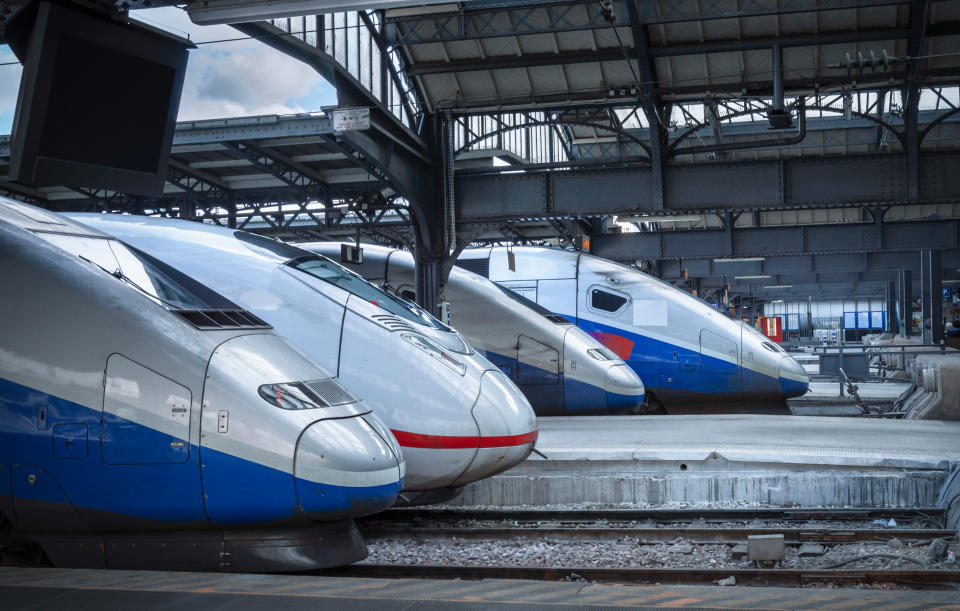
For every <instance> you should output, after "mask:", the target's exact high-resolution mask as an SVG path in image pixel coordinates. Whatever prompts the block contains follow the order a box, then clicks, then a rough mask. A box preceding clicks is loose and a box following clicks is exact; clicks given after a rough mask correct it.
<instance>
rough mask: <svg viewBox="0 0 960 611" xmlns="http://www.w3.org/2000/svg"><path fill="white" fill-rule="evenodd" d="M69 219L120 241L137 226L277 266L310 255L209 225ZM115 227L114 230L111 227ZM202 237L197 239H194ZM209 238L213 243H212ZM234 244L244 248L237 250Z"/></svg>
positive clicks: (114, 217)
mask: <svg viewBox="0 0 960 611" xmlns="http://www.w3.org/2000/svg"><path fill="white" fill-rule="evenodd" d="M68 216H69V217H70V218H71V219H74V220H76V221H79V222H80V223H82V222H83V220H84V219H85V218H91V219H94V218H95V219H96V220H97V221H98V222H99V223H100V226H101V227H105V228H108V231H109V233H110V234H112V235H117V236H118V237H120V238H121V239H123V234H124V229H123V228H124V227H129V226H130V225H139V226H142V227H150V228H157V229H165V230H167V232H166V233H165V234H164V239H169V240H176V241H178V242H183V243H189V242H195V243H197V244H202V245H203V246H204V247H212V248H219V249H228V250H230V251H231V252H233V253H235V254H237V255H238V256H248V257H259V258H261V259H266V260H270V261H275V262H278V263H285V262H287V261H290V260H291V259H296V258H298V257H303V256H310V255H313V253H311V252H308V251H306V250H303V249H301V248H297V247H296V246H293V245H290V244H286V243H284V242H280V241H278V240H273V239H271V238H267V237H264V236H261V235H257V234H255V233H249V232H247V231H243V230H241V229H233V228H230V227H224V226H222V225H212V224H210V223H196V222H186V221H184V220H183V219H169V218H162V217H153V216H140V215H126V214H91V213H83V212H81V213H69V214H68ZM111 225H113V226H115V227H116V230H114V229H113V227H111ZM198 234H199V235H202V236H204V238H203V239H198V238H197V237H196V236H197V235H198ZM211 238H212V239H211ZM237 241H239V242H241V243H242V244H243V245H244V246H246V247H247V248H245V249H239V248H236V244H237Z"/></svg>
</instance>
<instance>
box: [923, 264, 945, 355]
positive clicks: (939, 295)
mask: <svg viewBox="0 0 960 611" xmlns="http://www.w3.org/2000/svg"><path fill="white" fill-rule="evenodd" d="M942 287H943V285H942V283H941V279H940V251H939V250H921V251H920V304H921V308H922V309H921V312H922V315H921V320H922V321H923V322H922V323H921V325H920V327H921V333H922V335H923V343H924V344H939V343H940V340H942V339H943V288H942Z"/></svg>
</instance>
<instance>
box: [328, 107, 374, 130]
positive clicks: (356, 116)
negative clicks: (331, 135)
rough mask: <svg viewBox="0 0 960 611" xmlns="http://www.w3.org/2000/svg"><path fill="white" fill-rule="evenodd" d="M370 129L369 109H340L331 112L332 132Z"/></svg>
mask: <svg viewBox="0 0 960 611" xmlns="http://www.w3.org/2000/svg"><path fill="white" fill-rule="evenodd" d="M361 129H370V109H369V108H340V109H337V110H334V111H333V131H334V132H346V131H352V130H361Z"/></svg>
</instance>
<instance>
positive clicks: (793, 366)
mask: <svg viewBox="0 0 960 611" xmlns="http://www.w3.org/2000/svg"><path fill="white" fill-rule="evenodd" d="M779 377H780V395H781V396H782V397H783V398H784V399H787V398H789V397H799V396H801V395H804V394H806V392H807V389H808V388H809V387H810V378H809V376H807V371H806V370H805V369H804V368H803V365H801V364H800V363H798V362H797V361H796V360H795V359H794V358H793V357H792V356H784V357H783V358H782V359H780V376H779Z"/></svg>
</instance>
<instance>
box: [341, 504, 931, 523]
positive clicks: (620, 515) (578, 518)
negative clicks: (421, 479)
mask: <svg viewBox="0 0 960 611" xmlns="http://www.w3.org/2000/svg"><path fill="white" fill-rule="evenodd" d="M943 516H944V510H943V508H940V507H916V508H880V507H877V508H869V509H831V508H822V509H807V508H804V509H800V508H776V507H764V508H732V509H713V508H710V509H698V508H694V509H652V508H651V509H647V508H644V509H506V510H505V509H471V508H466V509H434V508H404V509H389V510H387V511H383V512H381V513H378V514H376V516H374V517H373V518H367V519H364V520H358V523H359V524H363V523H365V522H371V521H381V522H385V521H392V522H416V521H421V520H424V521H426V520H443V521H449V520H493V521H506V520H514V521H519V522H522V521H554V522H557V521H559V522H595V521H597V520H610V521H637V522H642V521H645V520H658V521H662V522H665V521H675V522H678V521H686V522H692V521H694V520H697V519H704V520H754V519H756V520H785V521H791V520H848V521H849V520H868V519H869V520H873V519H877V518H884V519H889V518H894V519H895V520H897V521H898V522H899V521H903V520H911V519H912V520H927V521H930V522H933V523H936V524H938V525H939V524H942V521H943Z"/></svg>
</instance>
